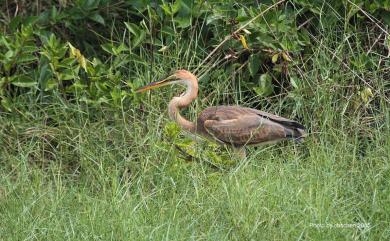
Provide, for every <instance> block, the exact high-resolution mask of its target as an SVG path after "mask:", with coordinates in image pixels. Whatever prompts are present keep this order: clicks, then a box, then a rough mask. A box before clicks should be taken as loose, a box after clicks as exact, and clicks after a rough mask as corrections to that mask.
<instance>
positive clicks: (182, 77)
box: [136, 69, 198, 92]
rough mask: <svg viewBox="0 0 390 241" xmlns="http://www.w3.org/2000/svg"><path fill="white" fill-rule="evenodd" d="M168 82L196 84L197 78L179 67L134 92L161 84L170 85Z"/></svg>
mask: <svg viewBox="0 0 390 241" xmlns="http://www.w3.org/2000/svg"><path fill="white" fill-rule="evenodd" d="M170 84H184V85H190V84H192V85H196V87H197V86H198V79H197V78H196V76H195V75H193V74H192V73H191V72H189V71H187V70H184V69H181V70H176V71H175V73H174V74H173V75H170V76H168V77H167V78H164V79H162V80H159V81H155V82H152V83H149V84H147V85H145V86H143V87H141V88H139V89H137V90H136V92H144V91H147V90H151V89H155V88H158V87H161V86H165V85H170Z"/></svg>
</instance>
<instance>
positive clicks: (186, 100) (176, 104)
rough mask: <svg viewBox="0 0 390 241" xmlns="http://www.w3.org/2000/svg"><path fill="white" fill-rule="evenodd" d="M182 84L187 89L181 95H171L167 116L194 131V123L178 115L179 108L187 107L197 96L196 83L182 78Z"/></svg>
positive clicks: (186, 128)
mask: <svg viewBox="0 0 390 241" xmlns="http://www.w3.org/2000/svg"><path fill="white" fill-rule="evenodd" d="M181 83H182V84H185V85H186V86H187V90H186V92H185V93H183V94H182V95H181V96H178V97H173V99H172V100H171V101H170V102H169V105H168V111H169V117H170V118H171V119H173V120H174V121H176V122H177V123H178V124H179V125H180V126H181V127H182V128H183V129H185V130H187V131H189V132H191V133H195V131H196V128H195V123H194V122H191V121H189V120H187V119H186V118H184V117H183V116H181V115H180V109H182V108H184V107H187V106H188V105H190V104H191V102H192V101H193V100H195V99H196V97H197V96H198V83H197V82H196V81H192V80H182V81H181Z"/></svg>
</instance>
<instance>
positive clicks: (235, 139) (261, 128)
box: [204, 114, 286, 146]
mask: <svg viewBox="0 0 390 241" xmlns="http://www.w3.org/2000/svg"><path fill="white" fill-rule="evenodd" d="M204 127H205V129H206V131H207V132H208V133H209V134H210V135H211V136H213V137H214V138H215V139H217V140H219V141H221V142H224V143H228V144H232V145H235V146H242V145H250V144H260V143H264V142H270V141H276V140H281V139H284V138H286V132H285V128H284V127H283V126H281V125H280V124H278V123H273V122H271V121H270V120H268V119H264V118H261V117H259V116H257V115H253V114H247V115H241V116H237V118H236V119H229V120H206V121H205V122H204Z"/></svg>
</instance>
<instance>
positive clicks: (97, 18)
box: [89, 13, 106, 25]
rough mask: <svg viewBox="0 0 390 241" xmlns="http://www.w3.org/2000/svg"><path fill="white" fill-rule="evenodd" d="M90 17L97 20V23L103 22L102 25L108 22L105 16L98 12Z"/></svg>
mask: <svg viewBox="0 0 390 241" xmlns="http://www.w3.org/2000/svg"><path fill="white" fill-rule="evenodd" d="M89 18H90V19H92V20H93V21H95V22H97V23H100V24H102V25H105V24H106V23H105V21H104V18H103V17H102V16H101V15H100V14H98V13H94V14H93V15H92V16H90V17H89Z"/></svg>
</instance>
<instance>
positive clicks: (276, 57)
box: [272, 54, 279, 64]
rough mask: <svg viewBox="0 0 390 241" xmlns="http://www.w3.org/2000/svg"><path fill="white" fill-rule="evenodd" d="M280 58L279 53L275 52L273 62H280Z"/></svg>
mask: <svg viewBox="0 0 390 241" xmlns="http://www.w3.org/2000/svg"><path fill="white" fill-rule="evenodd" d="M278 58H279V54H274V55H273V56H272V63H274V64H275V63H276V62H278Z"/></svg>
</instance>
